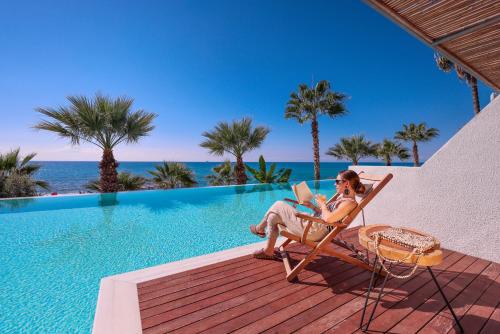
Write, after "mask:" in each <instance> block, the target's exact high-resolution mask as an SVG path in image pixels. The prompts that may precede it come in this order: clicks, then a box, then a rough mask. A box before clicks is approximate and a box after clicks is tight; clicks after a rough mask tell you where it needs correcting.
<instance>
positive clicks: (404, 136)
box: [394, 123, 439, 167]
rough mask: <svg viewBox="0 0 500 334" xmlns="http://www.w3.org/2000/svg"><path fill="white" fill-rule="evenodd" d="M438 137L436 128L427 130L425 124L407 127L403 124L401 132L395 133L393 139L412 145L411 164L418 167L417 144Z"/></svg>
mask: <svg viewBox="0 0 500 334" xmlns="http://www.w3.org/2000/svg"><path fill="white" fill-rule="evenodd" d="M438 135H439V130H438V129H436V128H427V125H425V123H420V124H415V123H410V124H408V125H406V124H403V130H402V131H398V132H396V135H395V136H394V138H395V139H399V140H403V141H407V142H411V143H412V144H413V162H414V165H415V166H416V167H418V166H419V164H420V163H419V158H418V146H417V143H418V142H426V141H430V140H431V139H432V138H435V137H437V136H438Z"/></svg>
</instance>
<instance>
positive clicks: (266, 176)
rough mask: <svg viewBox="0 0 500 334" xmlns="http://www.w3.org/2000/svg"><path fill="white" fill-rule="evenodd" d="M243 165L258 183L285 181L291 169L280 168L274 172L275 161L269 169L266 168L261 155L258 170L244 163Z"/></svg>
mask: <svg viewBox="0 0 500 334" xmlns="http://www.w3.org/2000/svg"><path fill="white" fill-rule="evenodd" d="M245 167H246V169H247V170H248V171H249V172H250V173H251V174H252V175H253V177H254V178H255V179H256V180H257V181H259V182H260V183H286V182H288V180H289V179H290V175H291V174H292V170H291V169H290V168H286V169H285V168H281V169H280V170H278V172H276V173H275V171H276V163H272V164H271V166H270V167H269V170H267V168H266V161H265V160H264V157H263V156H262V155H261V156H260V157H259V170H257V169H255V168H252V167H250V166H249V165H247V164H245Z"/></svg>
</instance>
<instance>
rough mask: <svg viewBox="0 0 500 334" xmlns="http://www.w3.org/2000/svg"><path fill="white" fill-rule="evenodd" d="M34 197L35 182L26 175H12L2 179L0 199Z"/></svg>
mask: <svg viewBox="0 0 500 334" xmlns="http://www.w3.org/2000/svg"><path fill="white" fill-rule="evenodd" d="M35 195H36V182H35V181H34V180H33V179H32V178H31V177H30V176H29V175H26V174H19V173H12V174H10V175H9V176H7V177H6V178H4V179H3V182H2V185H1V193H0V196H1V197H28V196H35Z"/></svg>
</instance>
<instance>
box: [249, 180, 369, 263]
mask: <svg viewBox="0 0 500 334" xmlns="http://www.w3.org/2000/svg"><path fill="white" fill-rule="evenodd" d="M335 185H336V189H337V193H339V194H340V196H338V198H337V199H336V200H335V201H334V202H332V203H328V205H327V203H326V197H325V196H323V195H319V194H318V195H316V196H315V200H316V203H317V206H315V205H314V204H312V203H311V202H307V203H304V206H306V207H308V208H310V209H312V210H313V211H314V212H315V216H317V217H321V219H323V220H324V221H326V222H328V223H330V224H332V223H334V222H338V221H340V220H342V219H343V218H344V217H345V216H347V215H348V214H349V213H350V212H351V211H352V210H354V208H356V206H357V205H358V203H357V202H356V198H355V196H356V194H362V193H364V192H365V187H364V185H363V184H362V183H361V182H360V180H359V176H358V174H356V172H355V171H352V170H345V171H342V172H340V173H339V175H338V176H337V178H336V179H335ZM297 213H299V211H298V210H297V209H296V208H294V207H293V206H291V205H289V204H287V203H286V202H284V201H277V202H275V203H274V204H273V205H272V206H271V208H270V209H269V210H268V211H267V213H266V215H265V216H264V219H262V221H261V222H260V223H259V224H258V225H250V231H251V232H252V233H253V234H256V235H258V236H260V237H261V238H264V237H265V235H266V233H265V230H266V228H267V234H268V237H269V239H268V240H267V245H266V248H264V249H261V250H259V251H257V252H255V253H254V254H253V255H254V257H256V258H258V259H276V258H277V257H276V255H275V253H274V246H275V244H276V240H277V239H278V235H279V230H278V225H281V226H283V227H284V228H285V229H287V230H288V231H290V232H291V233H293V234H295V235H302V234H303V232H304V229H305V228H306V226H307V224H308V221H307V220H305V219H301V218H298V217H297V216H296V214H297ZM329 231H331V226H327V225H325V224H321V223H316V222H313V223H312V225H311V228H310V229H309V232H308V234H307V239H308V240H312V241H318V240H321V239H322V238H323V237H324V236H325V235H326V234H327V233H328V232H329Z"/></svg>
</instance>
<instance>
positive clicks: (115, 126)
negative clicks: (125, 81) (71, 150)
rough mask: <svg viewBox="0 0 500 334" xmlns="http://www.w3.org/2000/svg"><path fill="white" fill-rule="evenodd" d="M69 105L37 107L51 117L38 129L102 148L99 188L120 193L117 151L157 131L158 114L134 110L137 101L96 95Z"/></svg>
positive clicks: (70, 97)
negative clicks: (156, 119)
mask: <svg viewBox="0 0 500 334" xmlns="http://www.w3.org/2000/svg"><path fill="white" fill-rule="evenodd" d="M68 101H69V102H70V105H69V106H67V107H66V106H65V107H59V108H37V109H36V111H38V112H39V113H41V114H42V115H45V116H47V117H48V120H43V121H41V122H40V123H38V124H37V125H35V128H36V129H40V130H46V131H51V132H54V133H56V134H58V135H59V136H60V137H62V138H67V139H69V140H70V141H71V143H72V144H74V145H78V144H80V143H81V142H88V143H91V144H93V145H96V146H98V147H99V148H100V149H102V151H103V154H102V159H101V162H100V164H99V169H100V179H99V188H100V189H101V191H102V192H116V191H117V190H118V173H117V171H116V168H117V167H118V163H117V162H116V160H115V158H114V156H113V149H114V148H115V147H116V146H117V145H119V144H121V143H123V142H125V143H136V142H138V141H139V139H141V138H142V137H144V136H147V135H149V133H150V132H151V131H152V130H153V128H154V126H153V124H152V123H153V120H154V119H155V117H156V115H155V114H153V113H148V112H145V111H143V110H136V111H132V110H131V108H132V103H133V102H134V100H133V99H131V98H127V97H119V98H116V99H111V98H110V97H108V96H104V95H101V94H96V96H95V98H93V99H91V98H87V97H85V96H69V97H68Z"/></svg>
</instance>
